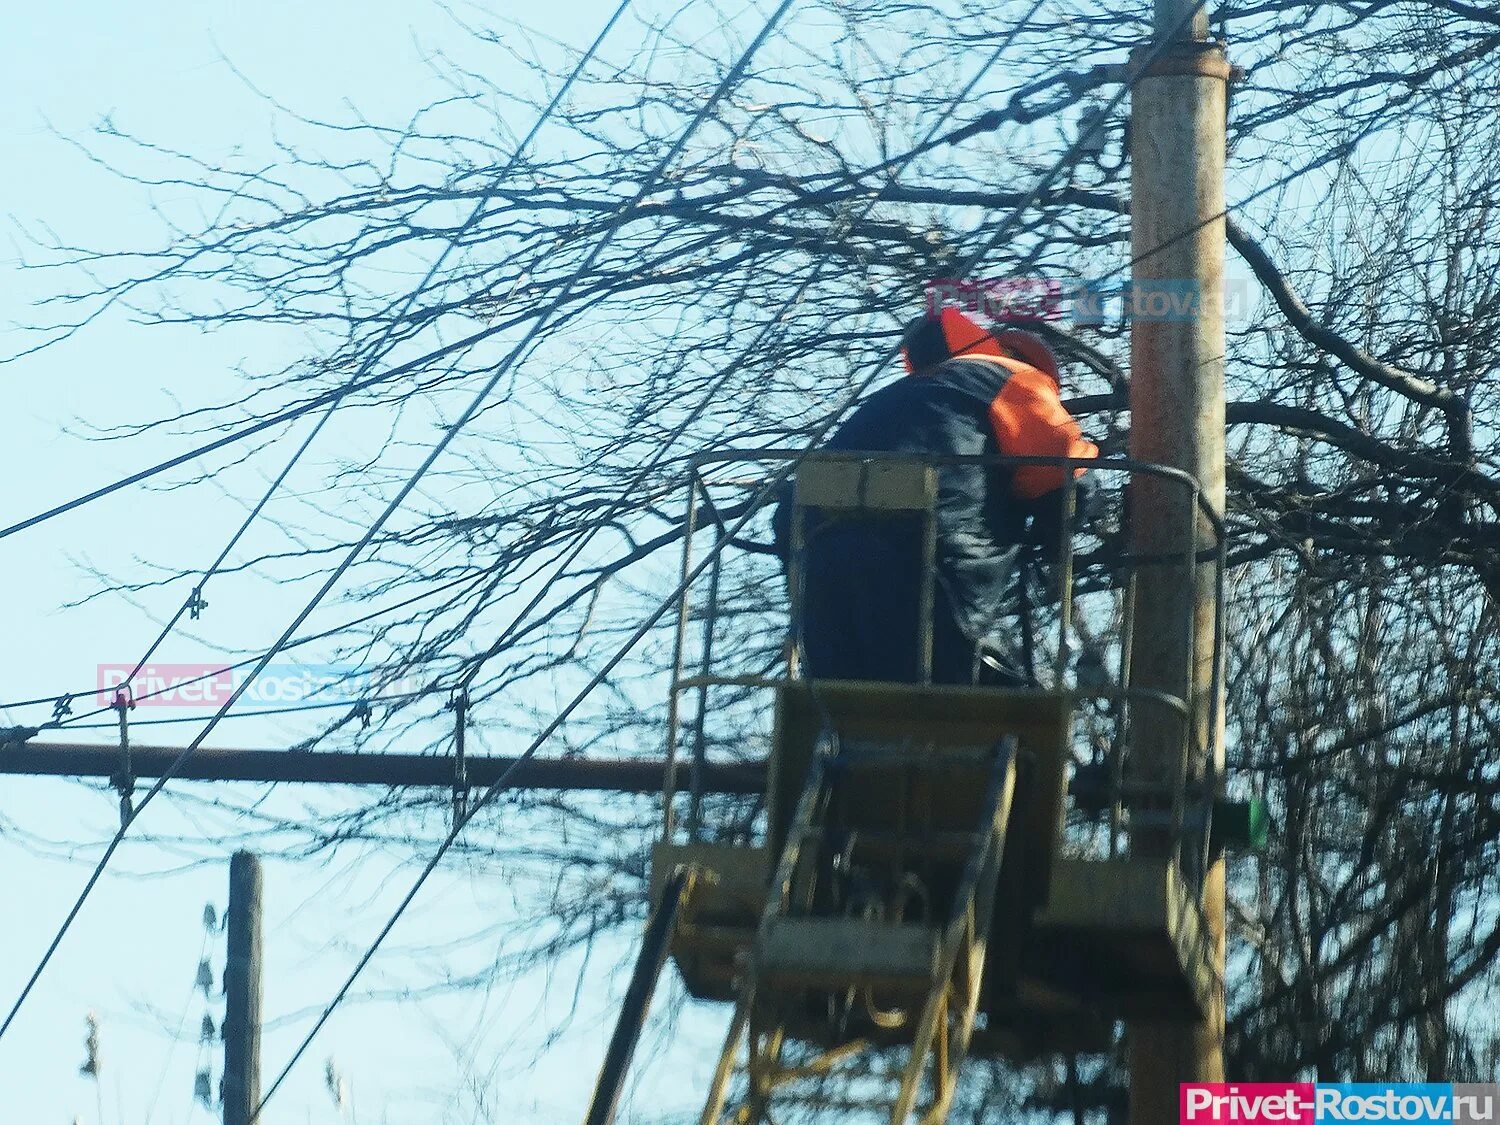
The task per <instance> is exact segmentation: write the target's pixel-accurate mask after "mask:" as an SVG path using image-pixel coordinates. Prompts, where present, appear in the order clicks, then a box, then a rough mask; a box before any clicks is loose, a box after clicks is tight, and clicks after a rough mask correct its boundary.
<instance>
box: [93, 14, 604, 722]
mask: <svg viewBox="0 0 1500 1125" xmlns="http://www.w3.org/2000/svg"><path fill="white" fill-rule="evenodd" d="M629 5H630V0H620V3H619V6H618V7H616V8H615V10H614V12H613V13H612V14H611V15H610V17H609V19H608V20H606V21H605V23H604V27H603V28H602V29H600V31H599V34H598V35H597V36H595V38H594V41H593V42H592V43H591V44H589V48H588V50H586V51H584V53H583V55H582V56H581V57H580V58H579V60H578V63H577V65H576V66H574V68H573V70H572V72H571V73H569V75H568V77H567V79H566V81H564V82H563V84H562V85H561V86H559V87H558V89H557V92H556V93H555V94H554V95H553V96H552V100H551V101H550V102H548V103H547V106H546V108H544V109H543V110H542V112H541V114H540V115H539V116H538V117H537V119H536V121H535V122H534V123H533V124H532V126H531V129H530V130H529V131H528V132H527V134H526V136H524V137H523V138H521V141H520V143H519V144H518V145H516V148H515V151H514V152H512V153H511V155H510V159H508V160H507V161H506V162H505V166H504V167H503V168H501V169H500V170H499V171H498V172H497V173H496V174H495V179H494V187H492V188H490V189H488V190H486V191H484V192H481V193H480V196H479V199H478V200H477V201H476V202H475V204H474V209H473V210H472V211H471V212H470V213H469V215H468V217H467V218H466V219H465V220H464V221H463V222H462V223H461V224H460V225H459V226H458V228H457V229H455V230H454V231H453V232H452V233H451V234H449V235H448V236H447V239H446V241H445V243H444V245H443V249H442V251H441V252H440V253H439V254H438V256H437V257H436V258H435V259H434V260H433V263H432V265H431V266H429V267H428V269H427V272H426V274H424V275H423V277H422V280H421V281H419V282H418V283H417V284H416V285H415V286H414V287H413V288H412V289H411V290H410V291H409V292H408V293H407V295H406V298H405V300H404V301H403V302H401V307H400V309H399V310H398V311H397V312H396V313H395V315H393V316H392V317H390V319H389V320H388V321H387V322H386V326H385V329H384V331H383V332H382V334H381V335H380V337H379V339H377V340H376V341H375V344H374V346H373V347H372V348H371V349H370V354H369V356H368V357H367V358H366V360H365V362H364V363H363V364H362V365H361V366H360V368H359V370H358V371H356V372H355V373H354V375H353V376H352V377H351V378H350V379H349V381H348V382H346V383H345V384H344V387H343V388H342V389H341V390H340V391H339V393H338V394H337V395H336V396H335V397H334V398H333V399H332V400H331V401H330V402H329V403H328V409H327V410H325V411H324V412H323V414H322V416H321V417H319V418H318V420H317V423H316V424H315V425H314V426H313V427H312V429H311V430H310V431H309V432H308V434H307V436H306V437H305V438H303V440H302V444H301V445H299V446H298V447H297V449H296V452H294V453H293V454H292V456H291V457H290V458H289V459H288V461H287V463H286V465H285V466H284V467H283V468H282V470H281V472H280V473H278V474H277V475H276V479H275V480H273V481H272V482H271V484H270V487H269V488H267V489H266V491H265V493H264V494H263V495H262V496H261V498H260V500H259V501H258V502H257V503H256V504H255V506H254V507H253V508H251V509H250V511H249V513H248V514H247V515H246V516H245V518H244V520H243V521H242V522H241V523H240V526H239V527H238V528H237V529H236V530H235V532H234V534H233V535H231V536H230V537H229V542H227V543H225V544H224V547H223V549H222V550H221V551H220V552H219V554H218V557H217V558H215V559H214V561H213V563H212V564H211V565H210V566H209V567H208V569H207V570H205V571H204V572H203V576H202V577H201V578H199V579H198V583H197V585H195V586H194V587H193V589H192V592H191V593H189V594H188V597H187V599H186V600H185V601H184V602H183V603H182V605H181V606H179V607H178V610H177V612H176V613H175V614H173V615H172V617H171V619H170V620H168V621H167V623H166V624H165V625H163V626H162V627H161V630H160V631H159V632H158V633H157V635H156V639H155V640H154V641H152V642H151V644H150V646H148V647H147V649H146V652H145V654H144V655H143V656H142V657H141V658H140V660H138V661H136V664H135V668H134V669H133V670H132V671H131V673H130V675H128V676H126V677H125V680H124V682H123V684H122V685H120V686H118V687H117V688H116V690H117V691H124V692H126V693H127V694H128V693H129V692H130V690H131V686H132V684H133V683H134V681H135V677H136V676H137V675H139V674H140V671H141V669H142V668H143V667H144V666H145V664H146V662H147V661H148V660H150V659H151V657H152V656H154V655H155V654H156V650H157V649H158V648H160V647H161V645H162V642H163V641H165V640H166V639H167V637H168V636H170V635H171V633H172V630H173V629H174V628H176V626H177V623H178V622H179V621H181V620H182V615H183V614H184V613H187V612H188V611H189V610H190V609H191V610H193V612H194V613H195V614H196V612H197V610H196V607H197V606H198V605H201V604H202V591H203V587H204V585H206V584H207V582H208V580H209V579H211V578H212V577H213V576H214V575H215V574H217V573H218V571H219V568H220V567H221V566H223V565H224V561H225V560H226V559H227V558H229V555H230V553H231V552H232V551H233V550H234V548H235V547H236V546H237V545H238V544H239V541H240V539H241V538H242V537H243V536H244V535H245V533H246V532H247V531H249V530H250V526H251V525H252V524H253V523H254V522H255V521H256V519H257V518H258V517H259V516H260V513H261V511H262V510H263V509H264V508H265V506H266V505H267V504H268V503H270V501H271V498H272V497H273V496H274V495H275V494H276V492H277V491H278V490H279V489H280V487H281V485H282V484H283V482H285V480H286V479H287V477H288V476H289V475H291V472H292V470H293V469H294V468H295V467H296V465H297V463H298V462H299V461H300V460H301V459H302V456H303V454H305V453H306V452H307V450H308V449H309V448H310V447H311V446H312V443H313V442H314V441H315V440H317V437H318V435H319V434H320V433H321V432H322V431H323V427H324V426H326V425H327V424H328V422H329V420H330V419H331V418H332V417H333V415H334V414H335V412H337V410H338V408H339V407H340V406H342V405H343V403H344V400H345V398H346V397H347V396H348V394H349V392H350V390H351V389H352V388H353V387H354V386H355V384H357V383H358V382H359V381H360V380H361V379H363V378H364V376H365V375H367V374H368V373H369V372H370V371H371V370H372V369H373V368H374V366H375V364H376V363H378V362H380V360H381V359H382V358H383V357H384V355H385V354H386V350H387V349H386V346H387V344H389V343H390V340H391V337H392V336H393V335H394V334H395V331H396V325H397V324H398V323H399V322H400V321H401V319H402V318H403V317H405V316H406V314H407V313H408V312H410V311H411V307H412V306H413V305H414V304H416V302H417V299H418V298H419V297H420V296H421V295H422V293H423V292H425V291H426V289H427V286H428V284H429V283H430V282H431V281H432V279H433V278H434V277H436V276H437V272H438V270H440V269H442V267H443V263H444V262H446V261H447V260H448V256H449V255H450V254H451V253H453V250H454V249H455V248H456V247H457V246H458V244H459V241H460V240H461V239H462V238H463V236H464V235H465V234H466V233H467V232H468V231H469V230H470V229H471V228H472V227H473V226H474V224H475V223H477V222H478V221H479V219H480V217H481V216H482V215H483V214H484V211H485V208H486V207H488V206H489V203H490V200H491V199H492V198H493V195H494V190H495V188H497V187H498V186H499V185H500V184H501V183H503V182H504V180H505V177H506V176H508V175H509V174H510V172H511V171H512V169H514V168H515V166H516V165H517V164H518V163H519V162H520V160H521V158H522V156H523V155H524V154H525V153H526V150H527V149H528V148H529V147H530V146H531V143H532V141H534V140H535V139H536V136H537V134H538V133H540V132H541V130H542V127H543V126H544V125H545V124H546V122H547V121H548V119H549V118H550V117H551V116H552V114H553V112H554V111H555V110H556V109H557V107H558V106H559V105H560V104H561V103H562V100H563V98H565V97H566V96H567V94H568V91H569V90H571V89H572V88H573V83H574V81H575V80H576V79H577V78H578V77H579V76H580V75H581V74H582V73H583V71H584V69H585V68H586V67H587V66H588V64H589V62H590V61H591V60H592V59H593V57H594V52H595V51H597V50H598V49H599V45H600V44H601V43H603V42H604V38H605V36H607V35H608V34H609V32H610V29H611V28H613V27H614V25H615V23H616V22H617V21H618V20H619V18H620V17H621V16H622V15H624V14H625V9H626V8H627V7H628V6H629Z"/></svg>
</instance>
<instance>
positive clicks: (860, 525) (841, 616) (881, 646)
mask: <svg viewBox="0 0 1500 1125" xmlns="http://www.w3.org/2000/svg"><path fill="white" fill-rule="evenodd" d="M803 558H804V566H803V582H802V621H801V634H802V644H803V653H804V655H805V656H806V659H807V669H806V674H807V675H809V676H812V677H815V678H818V679H830V680H886V681H895V682H901V683H918V682H920V680H921V678H922V676H921V669H922V665H921V652H920V649H919V643H920V631H919V629H918V609H919V606H920V605H921V601H920V598H921V581H922V566H921V558H922V556H921V534H920V529H919V528H918V527H917V526H916V523H915V521H911V523H907V522H905V521H896V520H888V521H887V520H883V521H880V523H878V524H877V523H875V522H874V521H858V522H850V523H825V524H823V525H822V526H820V527H818V528H816V529H814V530H812V532H811V534H810V535H809V537H808V542H807V546H806V550H805V553H804V556H803ZM974 660H975V651H974V645H973V643H972V642H971V641H970V640H969V638H968V637H966V636H965V635H964V633H963V631H962V630H961V629H959V627H958V624H957V623H956V622H955V620H954V616H953V612H952V610H951V609H950V608H949V605H948V598H947V595H946V594H945V592H944V590H943V585H942V583H941V582H940V581H939V582H937V583H935V590H934V597H933V618H932V680H933V682H934V683H938V684H969V683H973V682H974Z"/></svg>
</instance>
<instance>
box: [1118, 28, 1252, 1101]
mask: <svg viewBox="0 0 1500 1125" xmlns="http://www.w3.org/2000/svg"><path fill="white" fill-rule="evenodd" d="M1203 2H1204V0H1156V7H1155V20H1154V25H1155V26H1154V42H1153V43H1151V44H1150V45H1148V46H1146V47H1143V48H1140V51H1139V53H1142V54H1143V53H1146V52H1153V53H1154V60H1155V61H1154V62H1153V63H1152V65H1151V67H1150V68H1149V69H1148V70H1147V71H1146V72H1145V73H1144V75H1143V76H1142V77H1141V78H1140V79H1139V80H1138V81H1137V83H1136V85H1135V88H1134V90H1133V91H1132V97H1131V130H1130V136H1131V146H1130V157H1131V178H1132V199H1131V212H1130V214H1131V251H1132V257H1133V259H1134V270H1133V281H1134V283H1135V284H1134V286H1133V289H1134V293H1133V300H1134V308H1133V309H1132V320H1131V346H1130V358H1131V383H1130V410H1131V424H1130V453H1131V456H1132V457H1136V458H1139V459H1140V460H1142V461H1154V462H1157V463H1160V464H1166V465H1172V466H1175V467H1177V468H1180V469H1183V470H1185V471H1187V472H1189V473H1191V474H1192V475H1193V476H1194V477H1195V478H1197V480H1198V481H1199V483H1200V484H1201V485H1202V486H1203V490H1204V495H1205V497H1206V498H1207V499H1208V501H1209V503H1210V504H1211V505H1212V506H1213V508H1214V510H1215V511H1217V512H1219V513H1222V512H1223V510H1224V300H1223V297H1224V244H1225V237H1224V234H1225V224H1224V218H1225V216H1224V157H1225V113H1226V105H1227V97H1228V81H1229V64H1228V62H1227V60H1226V58H1225V51H1224V47H1223V44H1221V43H1216V42H1214V41H1212V40H1210V39H1209V38H1208V14H1207V12H1206V10H1205V9H1204V8H1203V6H1202V5H1203ZM1158 294H1160V295H1162V297H1163V298H1165V300H1161V301H1156V302H1154V301H1153V296H1154V295H1158ZM1185 296H1186V297H1190V298H1194V302H1193V303H1194V306H1195V307H1194V308H1193V312H1192V314H1191V315H1187V316H1183V315H1180V314H1174V313H1172V312H1168V313H1166V314H1165V315H1163V314H1162V312H1161V309H1162V306H1163V304H1165V303H1167V301H1168V300H1170V299H1171V298H1174V297H1175V298H1176V299H1178V300H1179V301H1180V300H1181V299H1182V298H1183V297H1185ZM1153 304H1154V305H1155V309H1153ZM1178 308H1181V305H1180V304H1179V305H1178ZM1131 489H1132V510H1131V525H1132V528H1131V539H1132V548H1133V550H1134V551H1135V552H1136V553H1138V554H1144V555H1152V556H1157V557H1160V556H1163V555H1170V554H1171V553H1172V552H1176V553H1177V557H1178V558H1182V559H1183V561H1181V562H1176V563H1169V564H1166V565H1158V566H1151V567H1145V568H1143V569H1142V570H1141V573H1140V578H1139V585H1138V588H1137V596H1136V609H1135V623H1134V630H1133V633H1132V635H1133V637H1134V638H1135V640H1134V644H1133V646H1132V652H1131V676H1132V682H1133V683H1134V684H1135V685H1137V686H1140V687H1152V688H1159V689H1162V690H1164V691H1168V692H1171V693H1172V694H1174V695H1182V694H1183V693H1184V692H1186V693H1187V695H1186V698H1187V699H1188V700H1189V704H1190V709H1191V713H1192V718H1191V728H1192V733H1193V736H1194V737H1193V739H1192V741H1191V745H1193V746H1196V747H1200V748H1206V754H1202V755H1200V760H1197V761H1184V760H1183V754H1182V742H1181V739H1180V734H1181V728H1180V726H1178V724H1176V723H1173V722H1170V721H1168V720H1167V717H1166V716H1165V715H1162V716H1160V717H1158V716H1157V715H1155V714H1154V713H1153V714H1152V715H1150V716H1145V717H1147V718H1149V719H1150V720H1151V721H1149V722H1141V723H1137V724H1133V727H1132V729H1133V732H1134V733H1133V744H1132V748H1131V752H1132V761H1133V776H1134V778H1135V779H1136V780H1139V781H1144V782H1149V783H1153V784H1155V785H1159V786H1161V787H1162V789H1163V791H1171V789H1172V788H1173V787H1175V786H1178V785H1180V784H1181V781H1182V778H1183V777H1184V775H1186V776H1188V777H1192V778H1201V777H1203V776H1204V775H1205V773H1208V774H1209V776H1210V777H1212V778H1215V779H1217V778H1220V777H1222V776H1223V769H1222V767H1223V755H1224V740H1223V731H1222V729H1218V728H1219V727H1220V725H1221V724H1220V723H1216V722H1215V721H1214V718H1213V716H1215V715H1217V714H1222V711H1221V710H1220V709H1218V708H1215V707H1214V706H1213V703H1214V700H1213V698H1212V696H1213V685H1214V682H1215V679H1214V674H1213V673H1214V667H1215V662H1216V661H1218V660H1220V659H1221V654H1219V653H1217V652H1215V650H1214V611H1213V606H1214V602H1213V592H1214V582H1213V574H1212V570H1211V565H1210V564H1199V565H1198V567H1197V582H1196V583H1190V582H1189V581H1188V579H1189V578H1190V577H1191V575H1190V574H1189V573H1188V571H1187V567H1188V563H1187V561H1186V559H1185V558H1183V555H1182V552H1183V551H1184V550H1185V546H1186V545H1185V544H1184V543H1183V542H1182V531H1183V529H1184V528H1186V527H1189V526H1191V521H1192V520H1193V518H1194V516H1193V514H1192V512H1191V511H1190V509H1189V508H1188V507H1187V504H1188V498H1187V497H1186V495H1184V493H1183V490H1182V489H1180V488H1172V487H1168V486H1167V485H1165V484H1163V483H1161V482H1158V481H1153V480H1152V479H1150V478H1139V477H1138V478H1137V479H1136V480H1135V481H1134V482H1133V483H1132V486H1131ZM1198 527H1199V531H1198V545H1199V547H1200V548H1207V547H1209V546H1210V545H1211V544H1212V543H1213V538H1212V532H1211V531H1210V530H1209V527H1208V525H1207V524H1206V523H1205V522H1203V521H1202V520H1200V521H1199V523H1198ZM1189 616H1191V618H1192V620H1193V622H1194V629H1193V638H1192V642H1191V649H1189V644H1188V641H1187V638H1186V635H1185V630H1184V629H1183V626H1182V623H1183V622H1184V621H1186V620H1187V619H1188V618H1189ZM1211 727H1212V728H1214V729H1210V728H1211ZM1209 771H1211V772H1209ZM1169 847H1170V841H1169V840H1168V839H1167V838H1166V835H1165V834H1164V833H1163V832H1162V831H1161V830H1160V827H1159V826H1157V827H1147V828H1144V829H1142V830H1140V831H1136V832H1133V833H1132V839H1131V848H1132V851H1133V852H1134V853H1135V854H1137V855H1142V856H1151V855H1157V856H1160V855H1163V854H1166V851H1167V849H1168V848H1169ZM1203 911H1204V917H1205V921H1206V922H1207V928H1208V934H1209V937H1210V940H1211V941H1212V943H1213V945H1214V948H1215V957H1214V960H1215V962H1216V964H1217V967H1218V972H1219V980H1220V982H1221V985H1220V987H1219V988H1217V989H1216V990H1215V992H1214V996H1213V1001H1212V1003H1211V1005H1210V1008H1211V1010H1210V1011H1209V1013H1208V1015H1207V1018H1205V1019H1204V1020H1203V1021H1202V1022H1200V1023H1198V1024H1196V1025H1192V1026H1186V1027H1184V1026H1181V1025H1176V1026H1173V1025H1168V1024H1163V1023H1153V1022H1149V1021H1139V1022H1134V1023H1132V1024H1131V1025H1130V1027H1129V1037H1130V1121H1131V1122H1132V1125H1161V1123H1163V1122H1168V1121H1176V1120H1177V1117H1178V1101H1177V1098H1178V1084H1179V1083H1181V1082H1219V1081H1223V1076H1224V996H1223V989H1222V980H1223V971H1224V866H1223V861H1222V859H1219V858H1217V857H1216V858H1215V859H1214V862H1213V864H1212V866H1211V868H1210V870H1209V871H1208V872H1206V874H1205V878H1204V887H1203Z"/></svg>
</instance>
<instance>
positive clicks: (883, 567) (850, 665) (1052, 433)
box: [776, 308, 1099, 684]
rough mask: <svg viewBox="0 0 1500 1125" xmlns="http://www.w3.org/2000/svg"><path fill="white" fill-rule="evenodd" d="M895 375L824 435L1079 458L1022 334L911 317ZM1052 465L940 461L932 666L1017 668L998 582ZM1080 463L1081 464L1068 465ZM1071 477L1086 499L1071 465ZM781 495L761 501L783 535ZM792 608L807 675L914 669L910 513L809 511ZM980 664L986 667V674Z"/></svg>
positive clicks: (974, 675)
mask: <svg viewBox="0 0 1500 1125" xmlns="http://www.w3.org/2000/svg"><path fill="white" fill-rule="evenodd" d="M901 351H902V357H903V359H904V361H905V364H906V369H907V372H908V374H907V377H906V378H903V379H899V380H897V381H895V382H893V383H889V384H887V385H885V386H883V387H881V388H880V389H878V390H876V391H874V392H873V393H871V394H870V395H868V396H866V397H865V398H864V399H863V400H862V401H861V402H860V403H859V404H858V406H856V407H855V409H854V411H853V412H852V413H851V414H850V416H849V417H848V418H847V419H846V420H845V421H844V422H843V423H842V425H840V426H839V428H838V430H837V431H836V432H835V433H834V434H833V435H832V436H831V437H830V438H829V440H828V441H827V443H826V444H825V446H824V448H825V449H828V450H841V451H849V452H856V451H857V452H868V453H901V454H915V455H931V456H948V455H958V456H969V455H978V454H1007V455H1026V456H1050V457H1073V458H1094V457H1097V456H1098V455H1099V449H1098V447H1097V446H1096V445H1094V443H1093V442H1091V441H1089V440H1088V439H1086V438H1085V437H1084V436H1083V433H1082V431H1081V430H1080V428H1079V426H1078V423H1077V422H1076V421H1075V420H1074V419H1073V417H1072V416H1071V415H1070V414H1069V413H1068V411H1067V409H1066V408H1065V407H1064V406H1063V404H1062V400H1061V398H1060V397H1059V386H1058V375H1057V361H1056V359H1055V358H1054V357H1053V355H1052V352H1051V351H1050V350H1049V349H1048V348H1047V346H1046V345H1045V344H1044V343H1043V342H1042V341H1041V340H1040V339H1039V338H1038V337H1036V336H1034V335H1032V334H1030V333H1028V332H1024V331H1020V330H1018V329H1015V328H1008V329H987V328H983V327H981V326H980V325H979V324H977V323H976V322H975V321H973V320H972V319H970V318H969V317H968V316H966V315H964V313H962V312H961V311H959V310H958V309H952V308H945V309H942V310H941V311H939V312H932V313H928V314H926V315H924V316H922V317H919V318H918V319H917V320H915V321H913V322H912V323H911V324H910V325H909V326H908V328H907V330H906V332H905V334H904V336H903V339H902V349H901ZM1066 471H1067V470H1066V469H1065V468H1064V467H1061V466H1055V465H1023V466H1010V467H999V468H996V467H990V466H982V465H957V466H944V467H940V468H939V471H938V499H937V513H936V514H937V529H938V548H937V582H936V596H935V605H934V609H933V620H932V629H933V669H932V673H933V680H934V682H937V683H965V684H966V683H973V682H978V681H984V680H988V681H990V682H1001V683H1018V682H1021V680H1022V679H1023V677H1024V670H1023V669H1022V668H1021V667H1020V662H1019V660H1018V653H1019V646H1018V645H1017V643H1016V641H1017V640H1018V638H1017V636H1016V632H1015V625H1014V623H1013V621H1014V616H1015V612H1014V610H1015V602H1014V597H1013V589H1014V585H1015V580H1016V577H1017V572H1018V568H1019V565H1020V555H1021V551H1022V550H1023V547H1024V545H1025V544H1026V543H1027V542H1028V541H1043V540H1044V539H1045V538H1046V537H1048V536H1050V537H1051V538H1052V540H1053V541H1055V538H1056V536H1057V534H1058V531H1059V527H1060V519H1061V505H1062V496H1063V485H1064V483H1065V481H1066V476H1065V473H1066ZM1075 472H1076V474H1077V475H1078V476H1079V477H1082V475H1083V472H1084V470H1083V469H1081V468H1080V469H1077V470H1075ZM1078 488H1079V490H1080V493H1081V494H1082V495H1083V498H1084V501H1085V503H1086V497H1087V492H1088V481H1087V479H1080V480H1079V482H1078ZM790 507H791V504H790V500H789V498H788V497H785V496H784V497H783V499H782V503H781V505H780V506H779V508H778V511H777V513H776V527H777V534H778V541H779V542H780V543H781V545H782V548H783V551H785V549H786V541H787V532H788V529H789V527H790ZM801 571H802V574H803V580H802V581H803V589H802V591H801V594H802V596H801V605H802V612H801V618H802V619H801V621H800V622H798V623H796V625H797V631H798V632H799V634H800V637H801V640H802V647H803V653H804V656H805V660H806V667H807V672H808V674H809V675H811V676H814V677H819V678H827V679H863V680H896V681H905V682H916V681H917V680H918V679H919V678H920V677H919V672H920V662H919V649H918V635H919V634H918V614H917V605H918V601H917V599H918V591H919V588H920V581H921V536H920V528H919V526H918V523H917V521H916V520H857V521H838V522H835V521H833V520H828V521H826V522H822V523H810V524H809V527H808V532H807V537H806V543H805V558H804V559H803V565H802V568H801ZM986 670H988V672H987V674H986Z"/></svg>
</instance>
